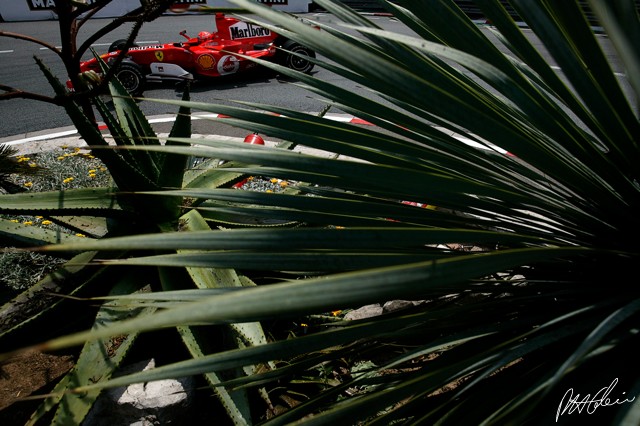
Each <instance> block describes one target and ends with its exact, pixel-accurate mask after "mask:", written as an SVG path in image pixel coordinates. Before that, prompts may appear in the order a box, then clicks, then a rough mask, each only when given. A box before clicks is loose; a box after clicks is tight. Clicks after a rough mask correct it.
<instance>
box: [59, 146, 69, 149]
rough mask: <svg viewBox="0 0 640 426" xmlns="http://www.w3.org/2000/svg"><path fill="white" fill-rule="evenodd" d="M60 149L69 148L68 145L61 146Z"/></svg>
mask: <svg viewBox="0 0 640 426" xmlns="http://www.w3.org/2000/svg"><path fill="white" fill-rule="evenodd" d="M60 148H62V149H67V148H69V145H62V146H61V147H60Z"/></svg>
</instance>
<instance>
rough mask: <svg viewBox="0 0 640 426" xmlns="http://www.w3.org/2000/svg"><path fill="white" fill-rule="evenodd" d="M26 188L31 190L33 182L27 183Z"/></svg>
mask: <svg viewBox="0 0 640 426" xmlns="http://www.w3.org/2000/svg"><path fill="white" fill-rule="evenodd" d="M24 186H26V187H27V188H31V187H32V186H33V182H25V183H24Z"/></svg>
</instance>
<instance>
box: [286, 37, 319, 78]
mask: <svg viewBox="0 0 640 426" xmlns="http://www.w3.org/2000/svg"><path fill="white" fill-rule="evenodd" d="M282 49H284V50H286V52H281V54H282V55H281V58H280V64H281V65H284V66H285V67H287V68H291V69H292V70H296V71H300V72H303V73H305V74H308V73H310V72H311V70H312V69H313V67H314V66H315V64H314V63H313V62H311V61H308V60H306V59H305V58H304V57H300V56H297V55H293V54H292V53H297V54H298V55H302V56H308V57H310V58H315V57H316V52H314V51H313V50H311V49H309V48H307V47H304V46H303V45H301V44H298V43H296V42H295V41H293V40H287V41H286V42H284V44H283V45H282ZM290 52H291V53H290Z"/></svg>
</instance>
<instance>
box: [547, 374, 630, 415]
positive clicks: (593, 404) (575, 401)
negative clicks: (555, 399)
mask: <svg viewBox="0 0 640 426" xmlns="http://www.w3.org/2000/svg"><path fill="white" fill-rule="evenodd" d="M617 384H618V378H617V377H616V378H615V379H613V382H611V384H610V385H609V386H607V387H604V388H602V389H600V390H599V391H598V392H596V394H595V395H593V397H592V396H591V394H587V395H585V396H584V397H583V398H580V394H577V395H575V396H574V395H573V388H570V389H569V390H568V391H566V392H565V393H564V396H563V397H562V400H561V401H560V405H559V406H558V411H556V423H557V422H558V418H560V416H561V415H563V414H565V413H566V414H572V413H573V412H574V411H577V412H578V413H582V411H583V410H584V411H586V412H587V414H593V413H594V412H595V411H596V410H597V409H598V408H600V407H610V406H612V405H621V404H624V403H627V402H633V401H635V399H636V397H635V396H634V397H633V398H631V399H624V400H622V401H621V400H620V398H618V399H615V400H612V399H610V398H609V394H610V393H611V392H612V391H613V388H615V387H616V385H617ZM625 393H626V392H622V395H624V394H625Z"/></svg>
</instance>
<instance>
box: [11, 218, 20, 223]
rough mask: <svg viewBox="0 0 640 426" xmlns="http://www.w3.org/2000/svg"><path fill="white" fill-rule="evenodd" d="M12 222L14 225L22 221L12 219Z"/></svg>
mask: <svg viewBox="0 0 640 426" xmlns="http://www.w3.org/2000/svg"><path fill="white" fill-rule="evenodd" d="M11 222H13V223H20V221H19V220H18V219H11Z"/></svg>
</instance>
